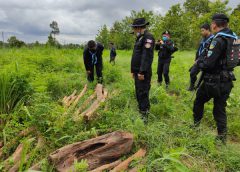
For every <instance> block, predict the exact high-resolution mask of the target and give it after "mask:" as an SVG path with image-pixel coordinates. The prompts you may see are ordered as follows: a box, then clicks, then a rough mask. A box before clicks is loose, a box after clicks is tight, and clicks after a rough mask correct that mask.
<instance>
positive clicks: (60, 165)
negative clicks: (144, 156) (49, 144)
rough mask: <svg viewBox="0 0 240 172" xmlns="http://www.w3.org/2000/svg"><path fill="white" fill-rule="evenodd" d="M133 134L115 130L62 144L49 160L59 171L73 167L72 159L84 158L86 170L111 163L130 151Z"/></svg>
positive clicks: (64, 171)
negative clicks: (84, 139) (86, 164)
mask: <svg viewBox="0 0 240 172" xmlns="http://www.w3.org/2000/svg"><path fill="white" fill-rule="evenodd" d="M132 144H133V135H132V134H130V133H127V132H121V131H116V132H113V133H109V134H106V135H103V136H100V137H96V138H93V139H90V140H86V141H83V142H78V143H74V144H71V145H67V146H64V147H62V148H60V149H58V150H56V151H55V152H53V153H51V154H50V155H49V161H50V162H51V163H52V164H53V165H54V166H55V167H56V170H57V171H59V172H66V171H68V170H69V169H73V163H74V160H78V161H80V160H82V159H85V160H87V162H88V165H89V167H88V170H93V169H96V168H98V167H100V166H103V165H105V164H109V163H112V162H114V161H116V160H117V159H119V158H120V157H121V156H123V155H125V154H127V153H129V152H130V150H131V148H132Z"/></svg>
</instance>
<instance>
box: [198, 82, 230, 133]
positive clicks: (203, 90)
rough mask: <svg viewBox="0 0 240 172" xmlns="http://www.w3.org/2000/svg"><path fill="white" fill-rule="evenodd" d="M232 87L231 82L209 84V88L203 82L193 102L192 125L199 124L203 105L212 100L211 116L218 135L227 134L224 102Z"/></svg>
mask: <svg viewBox="0 0 240 172" xmlns="http://www.w3.org/2000/svg"><path fill="white" fill-rule="evenodd" d="M211 87H212V88H211ZM232 87H233V83H232V82H225V83H219V84H218V85H214V84H210V86H209V84H208V83H206V82H204V83H203V84H202V85H201V86H200V88H199V89H198V91H197V95H196V99H195V101H194V106H193V117H194V123H195V124H199V123H200V121H201V119H202V118H203V111H204V104H205V103H206V102H208V101H209V100H210V99H211V98H213V103H214V106H213V116H214V119H215V121H216V124H217V130H218V134H219V135H225V134H226V133H227V115H226V106H227V103H226V102H227V99H228V98H229V95H230V92H231V90H232Z"/></svg>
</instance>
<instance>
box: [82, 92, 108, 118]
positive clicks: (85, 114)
mask: <svg viewBox="0 0 240 172" xmlns="http://www.w3.org/2000/svg"><path fill="white" fill-rule="evenodd" d="M106 98H107V91H106V90H104V94H103V95H102V96H101V99H97V100H95V101H94V102H93V104H92V105H91V106H90V107H89V108H88V109H87V110H86V111H84V112H83V113H82V114H81V116H83V117H84V119H85V120H87V121H88V120H89V119H90V118H91V117H92V115H93V114H94V112H95V111H96V110H97V109H98V108H99V107H100V105H101V103H102V102H104V101H105V99H106Z"/></svg>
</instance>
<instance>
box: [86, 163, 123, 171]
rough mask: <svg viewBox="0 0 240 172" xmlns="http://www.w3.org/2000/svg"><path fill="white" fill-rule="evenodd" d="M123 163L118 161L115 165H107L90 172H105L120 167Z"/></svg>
mask: <svg viewBox="0 0 240 172" xmlns="http://www.w3.org/2000/svg"><path fill="white" fill-rule="evenodd" d="M121 162H122V161H121V160H118V161H115V162H113V163H110V164H106V165H103V166H101V167H98V168H96V169H95V170H92V171H90V172H103V171H104V170H111V169H113V168H114V167H116V166H117V165H119V164H120V163H121Z"/></svg>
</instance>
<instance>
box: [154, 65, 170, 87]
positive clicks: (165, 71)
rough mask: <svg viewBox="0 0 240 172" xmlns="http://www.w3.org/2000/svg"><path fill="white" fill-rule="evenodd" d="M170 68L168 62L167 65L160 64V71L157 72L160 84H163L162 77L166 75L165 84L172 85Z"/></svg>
mask: <svg viewBox="0 0 240 172" xmlns="http://www.w3.org/2000/svg"><path fill="white" fill-rule="evenodd" d="M169 67H170V62H167V63H163V62H159V63H158V70H157V74H158V82H162V80H163V77H162V75H164V79H165V83H166V84H169V83H170V79H169Z"/></svg>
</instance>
